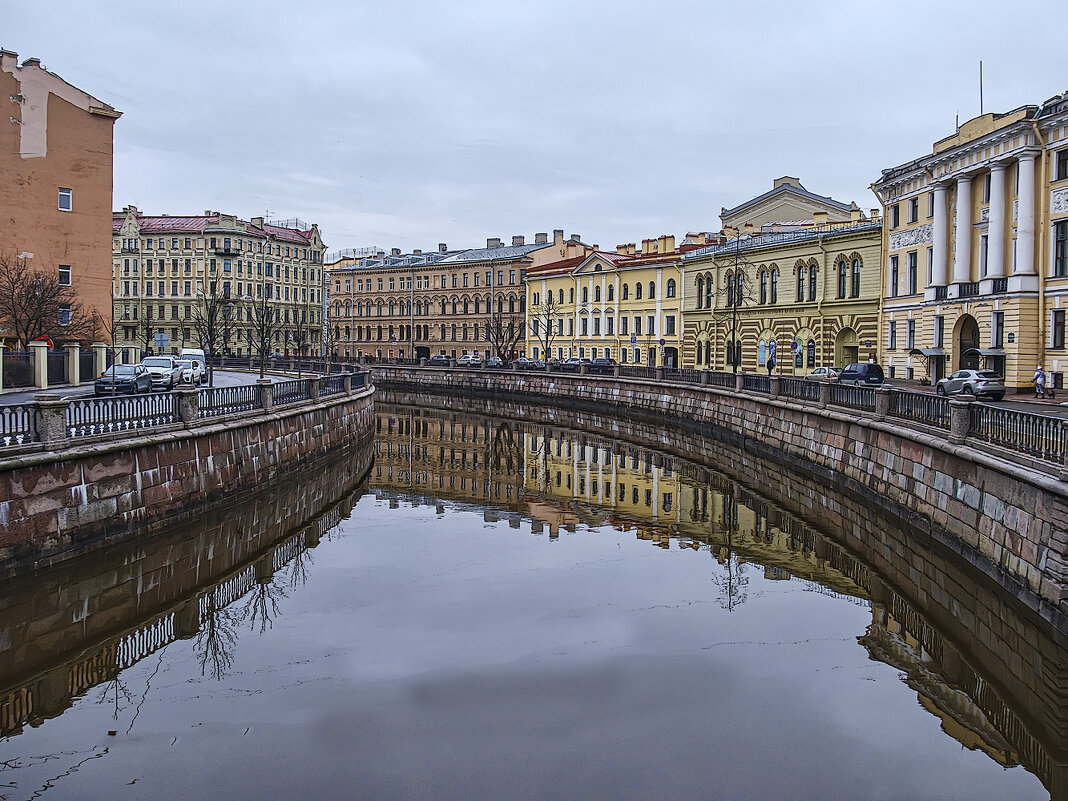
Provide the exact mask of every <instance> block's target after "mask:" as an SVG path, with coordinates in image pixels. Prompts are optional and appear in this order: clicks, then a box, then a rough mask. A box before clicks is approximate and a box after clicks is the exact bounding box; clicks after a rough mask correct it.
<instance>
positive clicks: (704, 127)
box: [0, 0, 1068, 251]
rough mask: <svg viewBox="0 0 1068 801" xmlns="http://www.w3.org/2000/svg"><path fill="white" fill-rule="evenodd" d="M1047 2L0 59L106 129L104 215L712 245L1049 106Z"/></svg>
mask: <svg viewBox="0 0 1068 801" xmlns="http://www.w3.org/2000/svg"><path fill="white" fill-rule="evenodd" d="M1062 14H1063V6H1061V4H1060V3H1054V2H1031V1H1029V0H1017V2H1014V3H1012V4H1009V5H1006V4H1004V3H992V2H984V1H980V2H967V3H965V2H956V3H944V4H940V3H937V2H913V1H912V0H905V1H904V2H895V3H887V2H879V3H864V2H849V3H844V2H822V3H821V2H797V0H767V1H766V2H758V3H739V4H731V5H725V4H719V3H708V2H696V1H695V0H660V1H659V2H641V3H638V2H630V0H621V1H620V0H617V2H612V3H608V2H591V1H590V0H568V1H567V2H562V1H561V0H542V1H541V2H536V3H523V4H520V3H515V4H510V3H499V2H468V1H466V0H453V1H452V2H447V3H433V2H426V1H425V0H424V1H423V2H411V1H410V0H376V2H367V1H366V0H355V1H354V2H322V1H320V0H304V2H284V3H282V2H274V0H262V1H261V2H257V3H234V2H231V3H226V2H218V0H213V2H202V0H188V1H187V2H182V3H160V4H154V3H135V4H131V3H128V2H123V3H120V2H112V0H93V2H66V1H62V2H60V1H56V0H54V1H53V2H48V3H27V2H26V0H17V2H14V1H13V0H0V46H2V47H4V48H6V49H7V50H12V51H15V52H17V53H18V54H19V56H20V58H21V59H25V58H29V57H31V56H36V57H38V58H40V59H41V60H42V62H43V63H44V65H45V66H46V67H47V68H48V69H50V70H52V71H53V72H56V73H58V74H59V75H61V76H62V77H63V78H65V79H66V80H68V81H70V82H71V83H73V84H74V85H75V86H77V87H79V88H81V89H83V90H85V91H87V92H89V93H90V94H92V95H95V96H96V97H98V98H99V99H101V100H103V101H105V102H107V103H110V104H111V105H113V106H115V107H116V108H117V109H119V110H120V111H122V112H123V116H122V117H121V118H120V119H119V120H118V121H117V122H116V124H115V197H114V205H115V208H116V209H119V208H122V207H123V206H124V205H127V204H130V203H133V204H135V205H137V206H138V207H139V208H140V209H141V210H142V211H144V212H145V213H148V214H162V213H167V214H199V213H202V212H203V211H204V210H205V209H215V210H220V211H225V212H229V213H233V214H236V215H238V216H239V217H242V218H244V219H248V218H249V217H253V216H259V215H263V214H266V213H268V212H269V213H270V214H269V216H271V217H276V218H289V217H299V218H300V219H302V220H304V221H306V222H309V223H311V222H317V223H318V224H319V227H320V229H321V231H322V234H323V238H324V240H325V241H326V243H327V246H328V248H329V249H330V250H336V249H338V248H346V247H364V246H369V245H377V246H379V247H383V248H387V249H388V248H391V247H400V248H402V249H403V250H405V251H409V250H411V249H413V248H423V249H428V248H434V247H436V245H437V243H438V242H446V243H448V244H449V246H450V247H475V246H480V245H484V244H485V240H486V238H487V237H494V236H499V237H502V238H504V239H506V240H507V239H509V238H510V237H511V236H512V235H513V234H524V235H526V236H527V237H528V238H530V237H532V236H533V234H534V233H535V232H538V231H552V230H553V229H554V228H563V229H565V230H566V232H567V233H568V234H572V233H579V234H581V235H582V237H583V239H584V241H586V242H588V243H597V244H600V245H601V246H602V247H605V248H612V247H614V246H615V245H616V244H618V243H621V242H630V241H638V242H640V241H641V240H642V239H643V238H646V237H655V236H659V235H661V234H675V235H682V234H684V233H685V232H686V231H695V230H696V231H700V230H718V229H719V227H720V221H719V217H718V215H719V212H720V209H721V207H723V206H728V207H729V206H734V205H737V204H739V203H742V202H744V201H746V200H748V199H750V198H752V197H754V196H756V195H758V194H760V193H762V192H764V191H767V190H768V189H770V188H771V185H772V181H773V179H775V178H776V177H778V176H781V175H792V176H796V177H797V178H799V179H800V180H801V182H802V183H803V184H804V186H805V187H806V188H807V189H809V190H810V191H813V192H816V193H818V194H824V195H831V196H832V197H834V198H835V199H837V200H840V201H844V202H849V201H856V202H857V203H858V204H859V205H860V206H861V208H863V209H866V210H867V209H870V208H872V207H874V206H876V205H877V201H876V199H875V196H874V195H873V194H872V192H871V190H870V189H869V188H868V186H869V184H870V183H871V182H872V181H874V180H875V179H876V178H877V177H878V176H879V173H880V170H882V169H883V168H886V167H891V166H896V165H898V164H901V163H903V162H905V161H909V160H911V159H913V158H916V157H918V156H920V155H922V154H924V153H927V152H930V149H931V145H932V143H933V142H934V141H935V140H936V139H940V138H941V137H943V136H946V135H948V134H951V133H952V132H953V130H954V122H955V119H956V117H957V115H958V114H959V116H960V120H961V121H962V122H963V121H964V120H967V119H970V118H971V117H974V116H976V115H978V114H979V60H980V59H982V60H983V72H984V91H983V108H984V110H985V111H987V112H990V111H997V112H1004V111H1008V110H1010V109H1013V108H1016V107H1017V106H1021V105H1025V104H1038V103H1041V102H1043V101H1044V100H1046V99H1047V98H1049V97H1050V96H1052V95H1054V94H1057V93H1058V92H1061V91H1063V90H1065V89H1068V70H1065V69H1063V68H1061V65H1062V63H1063V56H1062V55H1061V54H1062V53H1063V41H1062V37H1061V36H1059V35H1058V32H1059V31H1061V30H1062V28H1063V25H1061V16H1062Z"/></svg>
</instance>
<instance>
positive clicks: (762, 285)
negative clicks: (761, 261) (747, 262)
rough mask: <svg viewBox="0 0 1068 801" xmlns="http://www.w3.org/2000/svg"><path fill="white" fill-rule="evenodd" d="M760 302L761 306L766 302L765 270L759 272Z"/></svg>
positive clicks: (766, 275)
mask: <svg viewBox="0 0 1068 801" xmlns="http://www.w3.org/2000/svg"><path fill="white" fill-rule="evenodd" d="M760 302H761V304H764V303H767V302H768V272H767V270H761V271H760Z"/></svg>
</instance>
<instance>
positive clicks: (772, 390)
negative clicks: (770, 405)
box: [768, 375, 782, 400]
mask: <svg viewBox="0 0 1068 801" xmlns="http://www.w3.org/2000/svg"><path fill="white" fill-rule="evenodd" d="M781 392H782V378H780V377H779V376H777V375H773V376H770V377H769V378H768V395H769V396H770V397H771V399H772V400H775V399H776V398H778V397H779V394H780V393H781Z"/></svg>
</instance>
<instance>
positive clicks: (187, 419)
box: [175, 387, 200, 428]
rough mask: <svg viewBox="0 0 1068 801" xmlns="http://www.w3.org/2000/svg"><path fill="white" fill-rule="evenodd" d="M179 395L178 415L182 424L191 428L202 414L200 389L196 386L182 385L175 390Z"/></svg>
mask: <svg viewBox="0 0 1068 801" xmlns="http://www.w3.org/2000/svg"><path fill="white" fill-rule="evenodd" d="M175 394H176V395H178V416H179V418H181V420H182V424H183V425H185V427H186V428H189V427H190V426H192V425H193V424H194V423H196V421H197V418H198V417H199V416H200V390H199V389H196V388H195V387H180V388H179V389H177V390H175Z"/></svg>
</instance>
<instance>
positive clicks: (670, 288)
mask: <svg viewBox="0 0 1068 801" xmlns="http://www.w3.org/2000/svg"><path fill="white" fill-rule="evenodd" d="M666 292H667V296H668V297H669V298H673V297H675V279H674V278H669V279H668V280H667V289H666ZM649 297H652V293H650V294H649Z"/></svg>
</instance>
